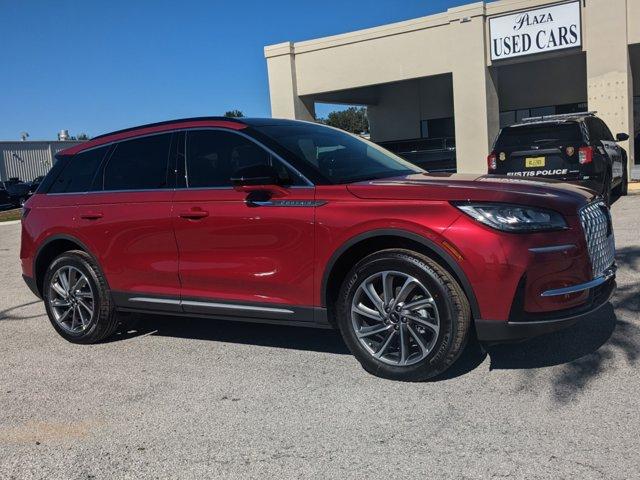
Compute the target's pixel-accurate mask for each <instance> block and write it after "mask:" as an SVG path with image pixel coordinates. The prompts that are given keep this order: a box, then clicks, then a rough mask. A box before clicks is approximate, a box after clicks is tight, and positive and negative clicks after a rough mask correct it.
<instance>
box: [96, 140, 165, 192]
mask: <svg viewBox="0 0 640 480" xmlns="http://www.w3.org/2000/svg"><path fill="white" fill-rule="evenodd" d="M171 135H172V134H170V133H166V134H161V135H151V136H149V137H142V138H136V139H134V140H126V141H122V142H120V143H118V144H117V145H116V147H115V150H114V152H113V153H112V154H111V157H110V158H109V161H108V162H107V165H106V167H105V170H104V190H155V189H161V188H167V187H168V177H169V175H168V165H169V150H170V148H169V147H170V144H171Z"/></svg>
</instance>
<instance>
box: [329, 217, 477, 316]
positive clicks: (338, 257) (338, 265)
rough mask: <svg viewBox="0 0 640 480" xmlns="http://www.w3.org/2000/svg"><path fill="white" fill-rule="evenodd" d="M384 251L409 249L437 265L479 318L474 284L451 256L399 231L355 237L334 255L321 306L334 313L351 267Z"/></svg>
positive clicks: (330, 261) (440, 248)
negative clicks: (339, 293) (454, 281)
mask: <svg viewBox="0 0 640 480" xmlns="http://www.w3.org/2000/svg"><path fill="white" fill-rule="evenodd" d="M384 248H408V249H410V250H414V251H417V252H418V253H422V254H425V255H427V256H429V257H431V258H432V259H434V260H436V261H438V262H439V263H440V264H441V265H442V266H443V267H444V268H445V269H446V270H447V271H448V272H449V273H451V274H452V275H453V277H454V278H455V279H456V280H457V281H458V283H459V284H460V286H461V287H462V290H463V291H464V293H465V295H466V296H467V299H468V300H469V305H470V307H471V313H472V315H473V318H480V308H479V306H478V301H477V299H476V296H475V293H474V292H473V288H472V287H471V283H470V282H469V279H468V278H467V276H466V274H465V273H464V271H463V270H462V268H461V267H460V265H458V263H457V262H456V261H455V260H454V259H453V258H452V257H451V255H449V253H447V252H446V250H444V248H442V247H440V246H439V245H437V244H436V243H434V242H433V241H431V240H429V239H427V238H425V237H423V236H421V235H417V234H415V233H412V232H408V231H406V230H398V229H382V230H373V231H370V232H367V233H363V234H360V235H356V236H355V237H352V238H351V239H349V240H347V241H346V242H345V243H343V244H342V245H341V246H340V247H339V248H338V249H337V250H336V251H335V252H334V253H333V255H332V256H331V258H330V259H329V261H328V262H327V266H326V268H325V270H324V273H323V275H322V284H321V291H320V295H321V297H320V298H321V302H322V306H323V307H326V308H327V309H328V310H331V309H332V308H333V303H334V301H335V300H336V299H337V293H338V291H339V289H340V286H341V284H342V281H343V279H344V276H345V275H346V274H347V273H348V271H349V270H350V269H351V268H352V266H353V265H354V264H355V263H356V262H358V261H359V260H360V259H362V258H364V257H365V256H366V255H368V254H370V253H373V252H374V251H377V250H380V249H384ZM329 318H332V315H329Z"/></svg>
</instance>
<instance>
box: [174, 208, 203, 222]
mask: <svg viewBox="0 0 640 480" xmlns="http://www.w3.org/2000/svg"><path fill="white" fill-rule="evenodd" d="M178 215H179V216H180V218H186V219H187V220H200V219H202V218H206V217H208V216H209V212H207V211H206V210H190V211H188V212H180V213H179V214H178Z"/></svg>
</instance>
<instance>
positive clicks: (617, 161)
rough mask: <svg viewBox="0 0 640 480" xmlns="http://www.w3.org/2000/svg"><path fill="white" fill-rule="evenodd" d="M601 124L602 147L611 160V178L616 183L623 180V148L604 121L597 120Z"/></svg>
mask: <svg viewBox="0 0 640 480" xmlns="http://www.w3.org/2000/svg"><path fill="white" fill-rule="evenodd" d="M596 121H597V122H598V123H599V124H600V129H601V132H602V133H601V138H602V146H603V147H604V149H605V151H606V152H607V155H608V156H609V158H610V159H611V176H612V178H613V181H614V182H617V181H618V180H621V179H622V174H623V170H622V169H623V168H624V165H623V163H622V147H621V146H620V145H618V142H616V141H615V139H614V138H613V135H612V134H611V130H609V127H607V124H606V123H604V122H603V121H602V120H600V119H597V120H596Z"/></svg>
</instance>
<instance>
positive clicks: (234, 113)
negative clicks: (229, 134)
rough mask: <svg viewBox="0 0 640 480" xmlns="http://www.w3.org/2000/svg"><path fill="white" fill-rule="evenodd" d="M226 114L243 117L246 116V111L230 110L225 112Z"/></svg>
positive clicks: (231, 116) (230, 116)
mask: <svg viewBox="0 0 640 480" xmlns="http://www.w3.org/2000/svg"><path fill="white" fill-rule="evenodd" d="M224 116H225V117H229V118H242V117H244V113H242V112H241V111H240V110H229V111H228V112H224Z"/></svg>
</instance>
